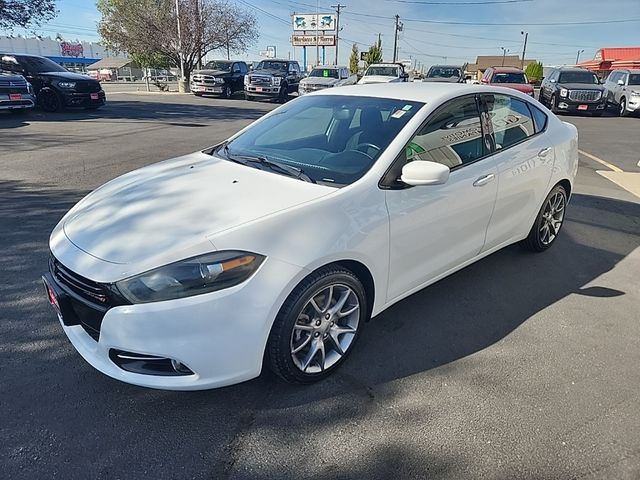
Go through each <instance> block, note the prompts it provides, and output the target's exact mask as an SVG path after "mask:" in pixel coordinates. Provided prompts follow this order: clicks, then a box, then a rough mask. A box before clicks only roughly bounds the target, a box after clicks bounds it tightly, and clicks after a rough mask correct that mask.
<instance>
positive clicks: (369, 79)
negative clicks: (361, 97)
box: [358, 63, 409, 85]
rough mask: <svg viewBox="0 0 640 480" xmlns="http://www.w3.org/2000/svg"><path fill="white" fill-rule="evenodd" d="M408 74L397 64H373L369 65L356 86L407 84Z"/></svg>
mask: <svg viewBox="0 0 640 480" xmlns="http://www.w3.org/2000/svg"><path fill="white" fill-rule="evenodd" d="M408 79H409V74H408V73H406V72H405V71H404V66H403V65H402V64H399V63H374V64H371V65H369V67H368V68H367V70H366V71H365V72H364V76H363V77H362V78H361V79H360V81H359V82H358V85H364V84H366V83H396V82H407V81H408Z"/></svg>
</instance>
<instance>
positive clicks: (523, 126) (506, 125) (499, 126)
mask: <svg viewBox="0 0 640 480" xmlns="http://www.w3.org/2000/svg"><path fill="white" fill-rule="evenodd" d="M485 98H486V102H487V107H488V110H489V116H490V117H491V124H492V126H493V134H494V137H495V142H496V149H498V150H500V149H505V148H508V147H510V146H512V145H515V144H517V143H520V142H522V141H524V140H526V139H527V138H529V137H531V136H533V135H535V133H536V129H535V126H534V123H533V118H531V117H532V115H531V112H530V111H529V107H527V105H526V103H525V102H523V101H521V100H518V99H516V98H512V97H509V96H507V95H487V96H486V97H485Z"/></svg>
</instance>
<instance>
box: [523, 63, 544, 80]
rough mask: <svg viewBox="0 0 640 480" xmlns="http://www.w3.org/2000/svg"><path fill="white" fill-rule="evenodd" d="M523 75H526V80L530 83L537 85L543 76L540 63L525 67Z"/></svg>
mask: <svg viewBox="0 0 640 480" xmlns="http://www.w3.org/2000/svg"><path fill="white" fill-rule="evenodd" d="M524 73H525V74H526V75H527V78H528V79H529V81H530V82H535V83H538V82H539V81H540V80H541V79H542V77H543V76H544V73H543V68H542V63H540V62H532V63H530V64H529V65H527V68H526V69H525V71H524Z"/></svg>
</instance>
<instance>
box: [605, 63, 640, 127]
mask: <svg viewBox="0 0 640 480" xmlns="http://www.w3.org/2000/svg"><path fill="white" fill-rule="evenodd" d="M604 88H605V96H606V98H607V103H609V104H610V105H615V106H616V107H617V108H618V113H619V115H620V116H621V117H625V116H627V115H629V114H631V113H638V112H640V70H614V71H613V72H611V74H610V75H609V77H607V81H606V82H605V83H604Z"/></svg>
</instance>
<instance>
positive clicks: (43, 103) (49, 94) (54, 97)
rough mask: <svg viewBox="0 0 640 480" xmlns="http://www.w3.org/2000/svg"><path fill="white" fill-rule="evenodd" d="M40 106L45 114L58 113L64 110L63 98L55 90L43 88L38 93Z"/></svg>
mask: <svg viewBox="0 0 640 480" xmlns="http://www.w3.org/2000/svg"><path fill="white" fill-rule="evenodd" d="M38 104H39V105H40V108H42V110H44V111H45V112H50V113H53V112H57V111H59V110H61V109H62V107H63V103H62V98H61V97H60V95H59V94H58V92H56V91H55V90H53V89H51V88H43V89H42V90H40V92H39V93H38Z"/></svg>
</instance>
